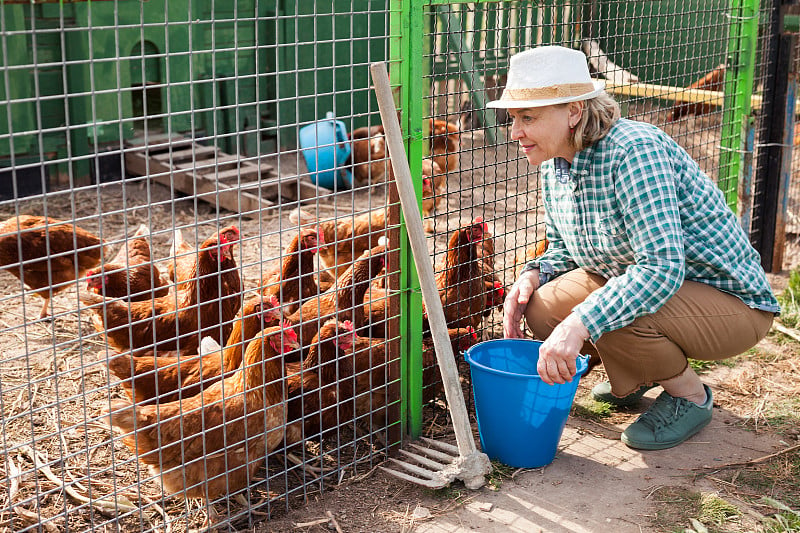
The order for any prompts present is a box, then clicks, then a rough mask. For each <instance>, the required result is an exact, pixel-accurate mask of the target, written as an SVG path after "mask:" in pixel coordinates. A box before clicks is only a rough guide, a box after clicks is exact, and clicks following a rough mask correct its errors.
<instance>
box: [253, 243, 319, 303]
mask: <svg viewBox="0 0 800 533" xmlns="http://www.w3.org/2000/svg"><path fill="white" fill-rule="evenodd" d="M321 242H323V241H322V235H321V234H318V233H317V231H316V230H313V229H311V228H304V229H301V230H300V233H299V234H298V235H297V236H295V237H294V238H293V239H292V241H291V242H290V243H289V245H288V246H287V247H286V250H284V255H283V257H282V258H281V262H280V266H279V267H278V268H275V269H273V270H271V271H269V272H266V273H265V274H264V275H263V276H262V278H261V294H263V295H264V296H275V297H277V298H278V299H279V300H280V301H281V302H282V303H283V305H284V309H283V313H284V314H286V315H290V314H292V313H294V312H295V311H297V309H298V307H299V304H298V303H295V302H299V301H301V300H306V299H308V298H311V297H312V296H316V295H317V294H318V293H319V287H318V286H317V281H316V279H315V278H314V274H315V271H316V269H315V268H314V254H315V253H317V249H318V246H319V244H320V243H321Z"/></svg>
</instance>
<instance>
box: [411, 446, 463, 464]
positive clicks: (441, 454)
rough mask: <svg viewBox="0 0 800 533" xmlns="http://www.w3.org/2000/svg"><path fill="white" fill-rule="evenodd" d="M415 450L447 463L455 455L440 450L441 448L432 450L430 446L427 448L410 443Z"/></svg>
mask: <svg viewBox="0 0 800 533" xmlns="http://www.w3.org/2000/svg"><path fill="white" fill-rule="evenodd" d="M408 446H409V447H411V448H414V449H415V450H418V451H420V452H422V453H424V454H425V455H427V456H429V457H432V458H434V459H439V460H440V461H444V462H445V463H451V462H452V461H453V459H455V457H453V456H452V455H448V454H446V453H444V452H440V451H439V450H431V449H430V448H426V447H425V446H420V445H419V444H414V443H413V442H412V443H409V445H408Z"/></svg>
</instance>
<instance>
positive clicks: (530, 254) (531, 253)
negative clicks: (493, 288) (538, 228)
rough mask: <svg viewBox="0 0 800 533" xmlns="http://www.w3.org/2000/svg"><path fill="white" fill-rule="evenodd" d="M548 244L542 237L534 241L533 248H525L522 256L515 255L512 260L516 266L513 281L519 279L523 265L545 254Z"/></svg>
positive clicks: (545, 238)
mask: <svg viewBox="0 0 800 533" xmlns="http://www.w3.org/2000/svg"><path fill="white" fill-rule="evenodd" d="M549 244H550V243H549V242H548V240H547V237H544V238H542V240H540V241H536V243H535V244H534V245H533V246H528V247H527V248H525V253H524V254H517V256H516V257H515V258H514V264H515V265H516V269H515V270H514V279H519V275H520V274H522V269H524V268H525V265H527V264H528V263H530V262H531V261H533V260H534V259H536V258H537V257H539V256H540V255H542V254H543V253H545V252H546V251H547V246H548V245H549Z"/></svg>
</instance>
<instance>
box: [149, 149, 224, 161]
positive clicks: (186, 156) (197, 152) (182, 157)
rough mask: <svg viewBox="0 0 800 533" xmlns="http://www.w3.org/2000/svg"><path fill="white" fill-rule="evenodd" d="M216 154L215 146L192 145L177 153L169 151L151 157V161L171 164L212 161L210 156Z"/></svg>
mask: <svg viewBox="0 0 800 533" xmlns="http://www.w3.org/2000/svg"><path fill="white" fill-rule="evenodd" d="M216 152H217V147H216V146H202V145H199V144H193V145H192V146H191V147H190V148H187V149H185V150H177V151H170V152H164V153H162V154H156V155H151V156H150V157H152V158H153V159H156V160H158V161H171V162H172V164H176V163H181V162H183V161H187V160H189V161H191V160H193V159H194V160H198V161H200V160H203V161H205V160H208V159H211V160H213V156H212V154H215V153H216Z"/></svg>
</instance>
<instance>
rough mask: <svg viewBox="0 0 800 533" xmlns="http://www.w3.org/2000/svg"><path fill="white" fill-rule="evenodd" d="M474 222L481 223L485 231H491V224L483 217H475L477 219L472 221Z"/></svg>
mask: <svg viewBox="0 0 800 533" xmlns="http://www.w3.org/2000/svg"><path fill="white" fill-rule="evenodd" d="M472 223H473V224H480V225H481V229H483V232H484V233H489V224H487V223H486V221H484V220H483V217H475V220H473V221H472Z"/></svg>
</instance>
